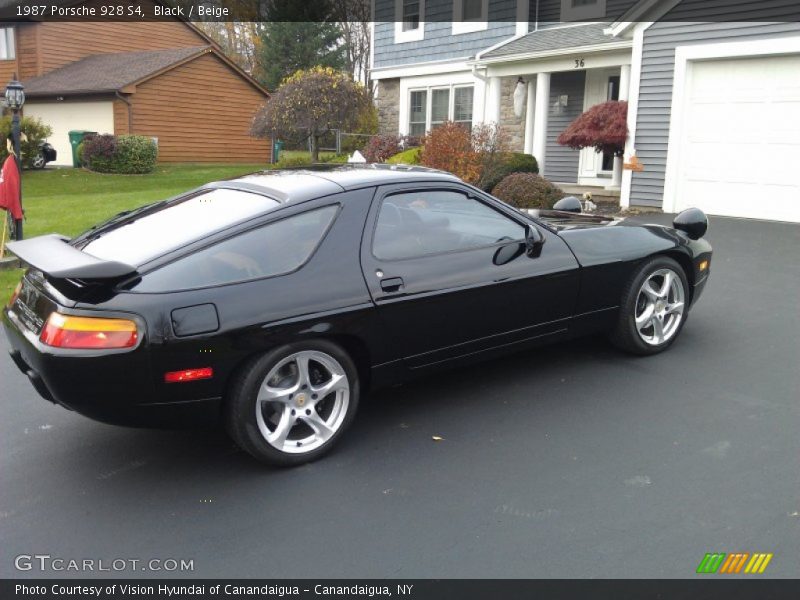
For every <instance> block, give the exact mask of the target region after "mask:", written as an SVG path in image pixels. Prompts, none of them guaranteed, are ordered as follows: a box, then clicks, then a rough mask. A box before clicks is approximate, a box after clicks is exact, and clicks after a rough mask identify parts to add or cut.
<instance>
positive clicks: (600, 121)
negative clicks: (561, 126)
mask: <svg viewBox="0 0 800 600" xmlns="http://www.w3.org/2000/svg"><path fill="white" fill-rule="evenodd" d="M627 138H628V103H627V102H617V101H610V102H603V103H602V104H597V105H595V106H593V107H591V108H590V109H589V110H587V111H586V112H584V113H583V114H582V115H580V116H579V117H578V118H577V119H575V120H574V121H573V122H572V123H571V124H570V125H569V127H567V128H566V129H565V130H564V133H562V134H561V135H560V136H558V143H559V144H561V145H562V146H569V147H570V148H573V149H575V150H583V149H584V148H594V149H595V150H596V151H597V152H603V153H605V152H608V153H609V154H613V155H614V156H618V157H619V156H622V155H623V153H624V152H625V140H626V139H627Z"/></svg>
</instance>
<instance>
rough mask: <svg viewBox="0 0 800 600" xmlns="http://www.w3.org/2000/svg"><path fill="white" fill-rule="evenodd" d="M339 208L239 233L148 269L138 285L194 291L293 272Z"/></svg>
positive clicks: (141, 289) (146, 288) (142, 289)
mask: <svg viewBox="0 0 800 600" xmlns="http://www.w3.org/2000/svg"><path fill="white" fill-rule="evenodd" d="M337 210H338V206H336V205H334V206H326V207H325V208H318V209H315V210H310V211H308V212H304V213H300V214H297V215H293V216H290V217H286V218H285V219H281V220H280V221H273V222H272V223H269V224H267V225H264V226H263V227H259V228H257V229H251V230H250V231H246V232H244V233H240V234H238V235H235V236H233V237H231V238H228V239H226V240H223V241H221V242H218V243H216V244H213V245H211V246H209V247H207V248H204V249H202V250H199V251H197V252H194V253H192V254H189V255H188V256H185V257H183V258H179V259H178V260H176V261H174V262H171V263H169V264H167V265H165V266H163V267H159V268H157V269H155V270H154V271H151V272H150V273H147V274H146V275H144V277H143V278H142V279H141V281H140V282H139V283H138V284H136V285H135V287H134V288H133V289H134V290H135V291H137V292H169V291H178V290H189V289H196V288H202V287H209V286H215V285H223V284H226V283H235V282H244V281H251V280H254V279H263V278H265V277H274V276H276V275H283V274H286V273H291V272H292V271H294V270H296V269H299V268H300V267H301V266H302V265H303V264H305V262H306V261H307V260H309V259H310V258H311V256H312V254H313V253H314V251H315V250H316V248H317V246H319V244H320V243H321V241H322V239H323V237H324V236H325V233H326V231H327V230H328V228H329V227H330V225H331V223H332V221H333V219H334V217H335V216H336V211H337Z"/></svg>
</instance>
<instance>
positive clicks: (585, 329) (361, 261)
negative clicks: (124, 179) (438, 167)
mask: <svg viewBox="0 0 800 600" xmlns="http://www.w3.org/2000/svg"><path fill="white" fill-rule="evenodd" d="M706 227H707V220H706V218H705V215H703V214H702V213H701V212H700V211H697V210H694V209H690V210H689V211H685V212H684V213H681V214H680V215H679V216H678V217H677V218H676V220H675V223H674V228H668V227H663V226H658V225H641V224H632V223H629V222H624V221H619V220H614V219H608V218H603V217H594V216H589V215H583V214H574V213H570V212H561V211H539V212H538V213H534V214H532V215H529V214H523V213H522V212H520V211H519V210H516V209H514V208H512V207H510V206H508V205H506V204H504V203H502V202H500V201H499V200H497V199H495V198H493V197H492V196H490V195H487V194H485V193H483V192H481V191H480V190H478V189H476V188H474V187H472V186H469V185H466V184H464V183H463V182H461V181H460V180H459V179H457V178H456V177H454V176H452V175H449V174H446V173H441V172H438V171H432V170H428V169H422V168H408V167H406V168H401V167H394V168H390V167H386V166H375V165H366V166H339V167H334V168H329V169H319V170H313V169H311V170H302V171H292V170H288V171H272V172H265V173H259V174H254V175H249V176H245V177H241V178H239V179H235V180H231V181H224V182H216V183H211V184H208V185H205V186H203V187H201V188H199V189H196V190H193V191H191V192H189V193H186V194H183V195H181V196H178V197H176V198H173V199H170V200H166V201H163V202H158V203H155V204H151V205H148V206H144V207H142V208H140V209H137V210H134V211H131V212H128V213H122V214H120V215H117V216H116V217H114V218H112V219H111V220H109V221H107V222H106V223H103V224H101V225H98V226H96V227H93V228H92V229H90V230H89V231H87V232H85V233H84V234H82V235H80V236H78V237H76V238H74V239H72V240H69V241H68V240H66V239H65V238H63V237H61V236H57V235H52V236H43V237H38V238H33V239H30V240H26V241H19V242H14V243H11V244H9V248H10V249H11V250H12V251H13V252H14V253H15V254H17V255H18V256H19V257H20V258H21V259H22V260H23V261H24V262H25V263H27V264H28V265H29V269H28V271H27V272H26V274H25V276H24V277H23V280H22V282H21V283H20V285H19V287H18V288H17V290H16V291H15V293H14V295H13V297H12V298H11V301H10V302H9V304H8V306H7V307H6V308H5V310H4V311H3V315H4V319H3V320H4V325H5V330H6V333H7V335H8V338H9V340H10V343H11V348H12V349H11V356H12V358H13V359H14V361H15V362H16V364H17V365H18V366H19V368H20V369H21V370H22V371H23V372H24V373H25V374H26V375H27V376H28V377H29V378H30V381H31V382H32V383H33V385H34V387H35V388H36V389H37V390H38V392H39V393H40V394H41V395H42V396H44V397H45V398H46V399H48V400H51V401H53V402H56V403H58V404H61V405H63V406H65V407H67V408H69V409H72V410H75V411H77V412H79V413H81V414H84V415H86V416H88V417H91V418H93V419H97V420H100V421H104V422H108V423H115V424H120V425H133V426H155V427H165V426H167V427H171V426H185V425H195V424H207V423H210V422H216V421H221V422H224V423H225V425H226V427H227V429H228V431H229V432H230V434H231V435H232V437H233V438H234V439H235V440H236V442H237V443H238V444H239V445H240V446H241V447H242V448H244V449H245V450H246V451H248V452H250V453H251V454H252V455H253V456H255V457H256V458H258V459H260V460H263V461H267V462H271V463H274V464H283V465H287V464H297V463H301V462H305V461H308V460H311V459H314V458H316V457H318V456H320V455H322V454H323V453H325V452H326V451H327V450H329V449H330V447H331V446H332V445H333V444H334V442H335V441H336V440H337V439H338V438H339V436H340V435H341V434H342V432H343V431H344V430H345V429H346V428H347V426H348V424H349V423H350V422H351V421H352V419H353V417H354V414H355V412H356V408H357V406H358V402H359V398H360V397H361V395H362V394H363V393H364V391H365V390H366V389H367V388H368V387H375V386H384V385H387V384H392V383H396V382H400V381H402V380H404V379H407V378H409V377H410V376H411V375H414V374H420V373H427V372H430V371H432V370H434V369H437V368H441V367H445V366H449V365H455V364H463V363H465V362H467V361H473V360H476V359H483V358H488V357H490V356H494V355H497V354H499V353H501V352H504V351H512V350H517V349H521V348H525V347H530V346H534V345H538V344H543V343H548V342H553V341H556V340H562V339H565V338H569V337H575V336H580V335H586V334H591V333H597V332H607V333H608V334H609V336H610V338H611V340H612V341H613V342H614V343H615V344H616V345H617V346H619V347H620V348H622V349H624V350H626V351H629V352H634V353H637V354H654V353H657V352H660V351H662V350H664V349H666V348H667V347H669V346H670V345H671V344H672V343H673V342H674V341H675V339H676V338H677V337H678V335H679V333H680V331H681V328H682V327H683V326H684V324H685V322H686V318H687V315H688V312H689V309H690V307H691V306H692V304H693V303H694V302H696V301H697V299H698V297H699V296H700V294H701V292H702V290H703V287H704V286H705V285H706V281H707V280H708V275H709V263H710V260H711V246H710V245H709V244H708V243H707V242H706V241H705V240H704V239H702V238H703V235H704V234H705V231H706Z"/></svg>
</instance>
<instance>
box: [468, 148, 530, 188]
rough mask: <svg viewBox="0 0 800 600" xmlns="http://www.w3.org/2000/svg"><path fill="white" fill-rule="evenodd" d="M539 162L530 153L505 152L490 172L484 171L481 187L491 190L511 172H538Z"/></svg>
mask: <svg viewBox="0 0 800 600" xmlns="http://www.w3.org/2000/svg"><path fill="white" fill-rule="evenodd" d="M538 172H539V163H537V162H536V158H534V157H533V156H531V155H530V154H524V153H522V152H506V153H504V154H503V156H502V157H501V159H500V160H499V161H497V164H496V165H495V166H494V168H493V170H492V173H485V174H484V177H483V178H482V180H481V187H482V188H483V191H485V192H491V191H492V190H493V189H494V188H495V186H496V185H497V184H498V183H500V182H501V181H503V179H505V178H506V177H507V176H508V175H511V174H512V173H538Z"/></svg>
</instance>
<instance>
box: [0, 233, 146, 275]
mask: <svg viewBox="0 0 800 600" xmlns="http://www.w3.org/2000/svg"><path fill="white" fill-rule="evenodd" d="M67 241H68V240H67V238H66V237H65V236H63V235H57V234H54V235H42V236H39V237H35V238H31V239H29V240H22V241H20V242H9V243H8V244H6V246H7V247H8V249H9V250H10V251H11V252H13V253H14V254H16V255H17V256H18V257H19V259H20V260H21V261H22V262H24V263H27V264H29V265H31V266H32V267H35V268H37V269H39V270H41V271H43V272H45V273H47V274H48V275H50V276H51V277H55V278H57V279H68V278H69V279H114V278H117V277H123V276H124V275H130V274H132V273H135V272H136V268H135V267H132V266H131V265H127V264H125V263H121V262H117V261H113V260H103V259H100V258H97V257H96V256H92V255H91V254H86V253H85V252H81V251H80V250H78V249H77V248H74V247H73V246H70V245H69V244H68V243H67Z"/></svg>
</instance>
